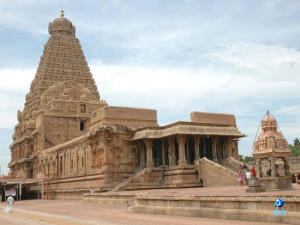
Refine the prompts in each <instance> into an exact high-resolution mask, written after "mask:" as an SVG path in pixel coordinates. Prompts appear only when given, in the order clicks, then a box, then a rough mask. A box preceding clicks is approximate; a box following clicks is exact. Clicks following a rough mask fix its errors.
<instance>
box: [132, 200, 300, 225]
mask: <svg viewBox="0 0 300 225" xmlns="http://www.w3.org/2000/svg"><path fill="white" fill-rule="evenodd" d="M276 198H278V197H277V196H154V195H152V196H150V195H139V196H136V197H135V199H134V201H133V204H132V205H131V206H130V208H129V209H130V210H131V211H132V212H134V213H152V214H164V215H177V216H191V217H207V218H216V219H228V220H246V221H258V222H275V223H287V224H300V214H299V211H298V210H299V207H300V197H299V196H297V197H294V196H283V197H282V198H283V199H284V200H285V202H286V204H285V208H284V209H283V210H277V209H275V208H274V201H275V200H276ZM274 199H275V200H274ZM274 210H275V211H276V214H279V215H274ZM284 213H286V216H284V215H283V214H284ZM280 214H281V215H280Z"/></svg>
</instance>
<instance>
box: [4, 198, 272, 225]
mask: <svg viewBox="0 0 300 225" xmlns="http://www.w3.org/2000/svg"><path fill="white" fill-rule="evenodd" d="M4 207H5V203H1V208H2V210H1V213H0V224H1V225H21V224H24V225H35V224H59V225H80V224H91V225H96V224H97V225H112V224H122V225H156V224H159V225H171V224H172V225H173V224H174V225H194V224H195V225H196V224H197V225H199V224H205V225H223V224H224V225H250V224H251V225H256V224H264V225H271V224H272V225H275V223H256V222H245V221H234V220H218V219H207V218H194V217H181V216H165V215H153V214H135V213H130V212H128V210H127V208H126V207H124V206H111V205H99V204H93V203H86V202H83V201H81V200H27V201H21V202H16V203H15V210H14V212H13V213H8V214H6V213H4V212H3V209H4Z"/></svg>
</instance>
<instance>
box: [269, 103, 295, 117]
mask: <svg viewBox="0 0 300 225" xmlns="http://www.w3.org/2000/svg"><path fill="white" fill-rule="evenodd" d="M275 113H277V114H283V115H287V116H291V115H292V116H299V117H300V105H292V106H286V105H284V106H282V107H281V108H279V109H278V110H276V111H275Z"/></svg>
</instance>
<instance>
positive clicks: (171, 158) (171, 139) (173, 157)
mask: <svg viewBox="0 0 300 225" xmlns="http://www.w3.org/2000/svg"><path fill="white" fill-rule="evenodd" d="M168 143H169V146H168V156H169V166H175V165H176V155H175V138H174V137H169V138H168Z"/></svg>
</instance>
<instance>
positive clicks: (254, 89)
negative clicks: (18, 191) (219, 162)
mask: <svg viewBox="0 0 300 225" xmlns="http://www.w3.org/2000/svg"><path fill="white" fill-rule="evenodd" d="M61 7H63V8H64V10H65V17H67V18H68V19H70V20H71V21H72V22H73V24H74V25H75V27H76V30H77V33H76V35H77V37H78V38H79V40H80V43H81V45H82V48H83V50H84V53H85V56H86V59H87V61H88V63H89V66H90V68H91V71H92V74H93V76H94V78H95V80H96V83H97V85H98V89H99V92H100V95H101V97H102V98H103V99H105V100H106V101H107V102H108V104H109V105H117V106H131V107H141V108H153V109H157V110H158V120H159V124H160V125H164V124H168V123H171V122H175V121H178V120H189V113H190V112H192V111H207V112H223V113H232V114H235V115H236V118H237V124H238V127H239V129H240V131H241V132H242V133H245V134H246V135H247V137H246V138H243V139H242V140H241V141H240V145H239V146H240V153H241V154H244V155H250V154H251V149H252V143H253V141H254V137H255V134H256V131H257V128H258V124H259V122H260V120H261V118H262V117H263V115H264V114H265V113H266V111H267V110H270V111H271V112H272V113H273V114H274V115H275V117H276V119H277V120H278V122H279V125H280V128H281V130H282V132H283V134H284V135H285V137H286V138H287V139H288V141H289V143H293V140H294V139H295V138H296V137H300V129H299V127H300V101H299V100H300V89H299V84H300V76H299V74H300V73H299V72H300V42H299V36H300V22H299V21H300V14H299V11H300V1H296V0H294V1H293V0H290V1H285V0H283V1H281V0H265V1H264V0H251V1H238V0H235V1H233V0H232V1H230V0H224V1H214V0H209V1H200V0H198V1H197V0H185V1H175V0H172V1H171V0H169V1H168V0H166V1H161V0H148V1H146V0H132V1H126V0H123V1H121V0H100V1H99V0H97V1H76V0H75V1H74V0H72V1H56V0H44V1H38V0H32V1H31V0H26V1H21V0H19V1H14V0H10V1H4V0H0V49H1V51H0V76H1V83H0V96H1V101H0V122H1V123H0V141H1V142H0V165H1V167H2V171H3V172H5V173H7V171H8V169H7V168H6V167H7V164H8V162H9V160H10V151H9V148H8V145H9V143H10V142H11V135H12V131H13V127H14V125H15V124H16V122H17V120H16V116H17V110H18V109H20V110H22V109H23V106H24V101H25V95H26V93H28V91H29V86H30V82H31V81H32V79H33V78H34V75H35V72H36V69H37V66H38V63H39V59H40V56H41V55H42V53H43V48H44V44H45V43H46V41H47V40H48V38H49V35H48V23H49V22H51V21H52V20H54V19H55V18H57V17H59V16H60V9H61Z"/></svg>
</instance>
